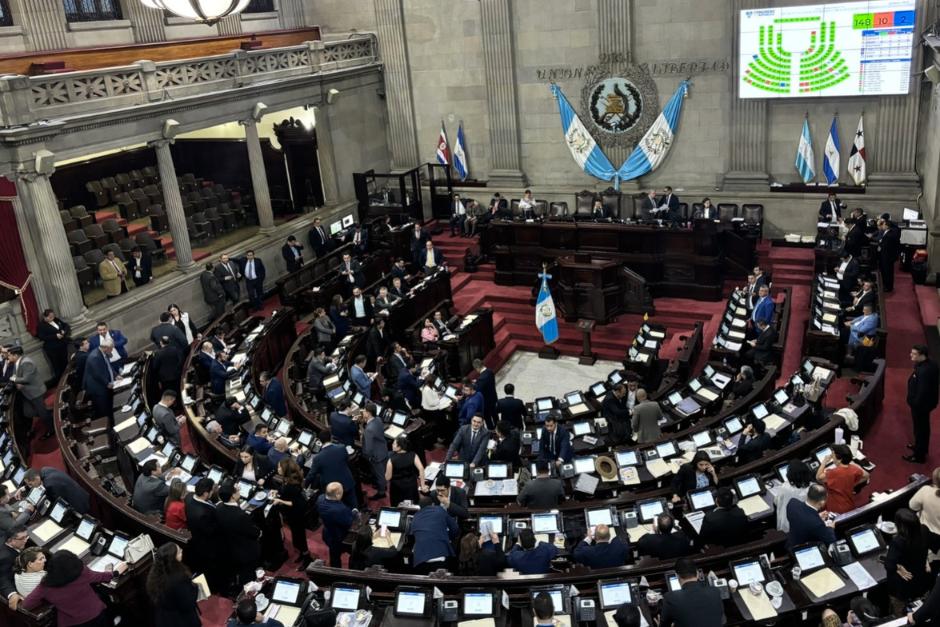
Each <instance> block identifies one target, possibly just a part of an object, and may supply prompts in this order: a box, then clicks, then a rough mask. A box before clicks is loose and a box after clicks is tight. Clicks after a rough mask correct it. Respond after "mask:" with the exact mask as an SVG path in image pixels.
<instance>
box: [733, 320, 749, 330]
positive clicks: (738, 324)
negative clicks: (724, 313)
mask: <svg viewBox="0 0 940 627" xmlns="http://www.w3.org/2000/svg"><path fill="white" fill-rule="evenodd" d="M731 326H733V327H740V328H744V327H746V326H747V321H746V320H744V319H743V318H735V319H734V320H732V321H731Z"/></svg>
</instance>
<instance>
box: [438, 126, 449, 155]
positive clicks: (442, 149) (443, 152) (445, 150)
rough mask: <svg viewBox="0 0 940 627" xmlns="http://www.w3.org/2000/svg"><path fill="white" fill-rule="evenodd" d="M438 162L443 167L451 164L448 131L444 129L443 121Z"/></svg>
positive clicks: (439, 138)
mask: <svg viewBox="0 0 940 627" xmlns="http://www.w3.org/2000/svg"><path fill="white" fill-rule="evenodd" d="M437 162H438V163H440V164H441V165H447V164H448V163H450V148H449V147H448V145H447V131H446V130H445V129H444V121H443V120H441V134H440V135H439V136H438V138H437Z"/></svg>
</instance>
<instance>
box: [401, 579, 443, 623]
mask: <svg viewBox="0 0 940 627" xmlns="http://www.w3.org/2000/svg"><path fill="white" fill-rule="evenodd" d="M433 600H434V591H433V590H430V589H426V588H405V587H399V588H397V589H396V590H395V604H394V606H393V613H394V614H395V616H398V617H400V618H428V619H429V618H431V617H432V608H433Z"/></svg>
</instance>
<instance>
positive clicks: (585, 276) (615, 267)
mask: <svg viewBox="0 0 940 627" xmlns="http://www.w3.org/2000/svg"><path fill="white" fill-rule="evenodd" d="M619 272H620V263H618V262H617V261H614V260H613V259H608V258H606V257H602V256H599V255H593V256H592V255H565V256H563V257H559V258H558V265H557V266H556V270H555V273H556V274H557V277H556V278H555V281H554V283H555V291H556V293H557V294H558V298H557V301H556V302H557V303H558V308H559V310H560V311H561V313H562V314H563V315H564V317H565V320H567V321H568V322H574V321H575V320H577V319H578V318H586V319H588V320H595V321H597V322H600V323H601V324H607V323H608V322H611V321H612V320H613V318H615V317H616V316H617V315H618V314H620V313H621V311H622V310H623V299H622V298H621V291H620V281H619V278H620V277H619Z"/></svg>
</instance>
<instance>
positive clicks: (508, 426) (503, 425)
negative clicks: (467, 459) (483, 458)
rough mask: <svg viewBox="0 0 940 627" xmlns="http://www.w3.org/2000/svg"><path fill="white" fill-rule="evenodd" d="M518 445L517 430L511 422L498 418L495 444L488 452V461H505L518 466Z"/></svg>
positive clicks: (519, 464)
mask: <svg viewBox="0 0 940 627" xmlns="http://www.w3.org/2000/svg"><path fill="white" fill-rule="evenodd" d="M520 446H521V445H520V438H519V431H518V430H517V429H516V428H515V427H514V426H513V425H512V423H511V422H509V421H507V420H500V421H499V422H497V423H496V446H495V447H494V448H493V450H492V452H491V453H490V461H491V462H505V463H507V464H511V465H512V467H513V468H519V467H520V466H521V465H522V459H521V458H520V457H519V449H520Z"/></svg>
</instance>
